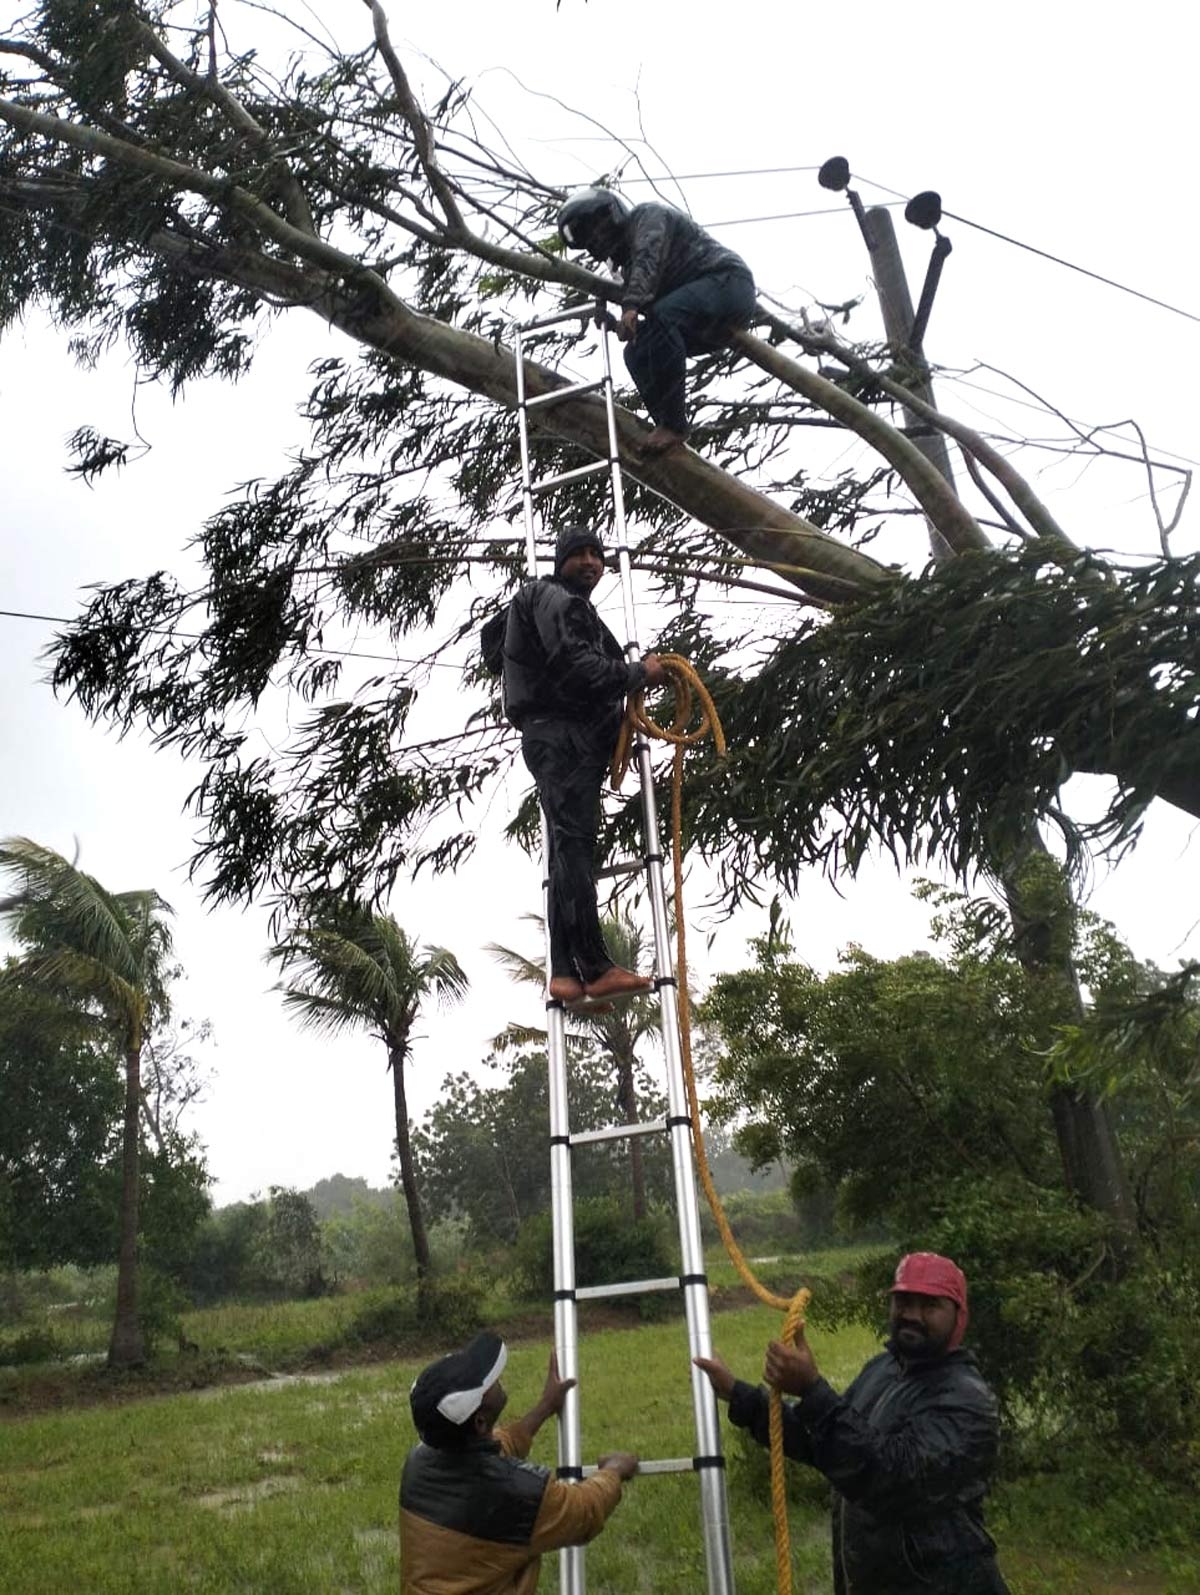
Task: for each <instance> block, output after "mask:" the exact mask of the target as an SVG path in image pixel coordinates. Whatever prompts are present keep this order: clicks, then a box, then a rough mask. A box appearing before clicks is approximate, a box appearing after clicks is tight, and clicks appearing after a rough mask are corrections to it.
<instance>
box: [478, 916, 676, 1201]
mask: <svg viewBox="0 0 1200 1595" xmlns="http://www.w3.org/2000/svg"><path fill="white" fill-rule="evenodd" d="M525 918H526V919H530V920H533V921H534V922H536V923H537V924H538V925H541V924H542V919H541V916H540V915H538V914H527V915H526V916H525ZM601 929H602V930H603V932H604V940H605V942H606V943H607V944H608V950H609V952H610V953H611V954H612V957H613V959H614V961H615V962H616V963H618V964H620V965H622V967H623V968H625V969H637V968H638V967H639V965H640V960H641V957H642V954H643V951H644V948H643V938H642V933H641V931H640V930H639V929H638V927H637V926H636V925H635V924H634V923H633V921H632V920H629V919H627V918H625V916H624V915H621V914H610V915H607V916H606V917H605V918H604V919H603V921H602V922H601ZM487 950H488V952H489V953H491V954H492V956H493V957H494V958H495V959H496V961H497V963H499V964H501V965H502V966H503V968H504V969H506V970H507V971H508V973H509V975H511V976H512V978H513V979H514V980H516V981H518V982H520V983H521V984H523V985H530V986H538V987H540V988H542V989H544V988H545V985H546V967H545V965H544V964H543V963H541V962H539V961H538V960H537V959H533V958H527V957H526V956H525V954H524V953H520V952H517V951H516V950H515V949H514V948H512V947H501V946H498V945H497V944H496V943H494V942H493V943H492V944H491V945H490V946H489V947H488V949H487ZM566 1022H567V1034H568V1035H573V1036H578V1037H580V1038H586V1039H587V1040H589V1041H592V1042H594V1043H595V1044H596V1045H598V1046H599V1047H600V1049H601V1050H602V1051H603V1052H605V1053H606V1054H607V1055H608V1057H609V1058H610V1059H611V1061H612V1065H613V1072H614V1074H615V1075H616V1081H617V1110H618V1112H619V1113H620V1114H621V1122H622V1123H623V1124H636V1123H637V1117H638V1100H637V1087H636V1085H635V1071H636V1069H637V1049H638V1046H639V1044H640V1043H641V1041H642V1040H643V1038H644V1037H646V1036H647V1035H650V1034H656V1033H657V1031H658V1025H659V1019H658V1003H657V999H656V998H655V997H654V995H653V994H650V995H648V996H644V997H634V998H632V999H631V1000H630V1001H628V1002H621V1003H617V1004H615V1005H614V1006H613V1007H612V1008H611V1010H610V1011H609V1012H607V1013H605V1012H602V1011H601V1012H593V1013H589V1012H587V1011H586V1010H580V1011H579V1012H576V1013H573V1012H571V1011H570V1010H569V1009H568V1010H567V1014H566ZM545 1039H546V1032H545V1031H544V1030H538V1029H535V1028H533V1027H530V1026H527V1025H516V1024H511V1025H509V1026H508V1027H507V1028H506V1029H505V1030H504V1031H503V1032H502V1033H501V1034H500V1035H499V1036H497V1037H496V1039H495V1041H494V1042H493V1045H494V1046H495V1047H496V1048H497V1049H498V1050H501V1051H502V1050H504V1049H505V1048H507V1047H513V1046H519V1045H521V1044H522V1043H524V1042H526V1041H540V1042H544V1041H545ZM629 1179H630V1185H631V1187H632V1190H633V1216H634V1218H635V1219H636V1218H645V1217H646V1170H645V1160H644V1157H643V1153H642V1140H641V1137H640V1136H637V1135H634V1136H630V1138H629Z"/></svg>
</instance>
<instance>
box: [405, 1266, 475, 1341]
mask: <svg viewBox="0 0 1200 1595" xmlns="http://www.w3.org/2000/svg"><path fill="white" fill-rule="evenodd" d="M487 1293H488V1281H487V1280H486V1279H484V1278H482V1277H481V1276H480V1274H478V1273H475V1272H472V1273H467V1272H466V1271H463V1272H461V1273H457V1274H434V1275H433V1277H432V1278H430V1279H427V1280H425V1281H424V1283H423V1284H422V1285H421V1287H420V1289H419V1292H418V1300H419V1311H420V1319H421V1327H422V1328H423V1329H436V1330H437V1331H438V1333H439V1335H441V1336H444V1337H445V1339H446V1340H447V1342H449V1343H451V1344H454V1343H457V1342H459V1341H463V1340H466V1339H468V1338H469V1337H470V1336H471V1335H473V1334H474V1333H475V1331H476V1330H477V1329H478V1328H480V1326H481V1325H482V1323H483V1304H484V1301H485V1299H486V1297H487Z"/></svg>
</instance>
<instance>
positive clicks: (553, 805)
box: [521, 717, 620, 985]
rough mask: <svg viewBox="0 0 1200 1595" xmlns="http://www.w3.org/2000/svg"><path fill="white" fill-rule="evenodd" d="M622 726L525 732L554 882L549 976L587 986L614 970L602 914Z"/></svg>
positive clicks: (560, 726)
mask: <svg viewBox="0 0 1200 1595" xmlns="http://www.w3.org/2000/svg"><path fill="white" fill-rule="evenodd" d="M619 725H620V721H619V719H616V718H613V717H606V718H605V720H604V721H603V723H601V724H600V725H580V724H578V723H576V722H575V721H572V720H559V719H549V718H547V719H537V720H533V721H527V722H526V724H525V725H524V726H523V727H522V728H521V752H522V754H523V755H524V758H525V763H526V765H527V766H528V768H529V773H530V775H532V776H533V779H534V781H535V782H536V783H537V790H538V797H539V799H540V800H541V805H542V813H543V814H544V815H545V816H546V831H547V833H548V836H549V843H550V846H549V857H548V858H547V860H546V862H547V865H548V874H549V878H550V888H549V893H548V896H549V916H550V973H551V975H574V976H576V977H577V978H578V979H580V980H582V981H583V982H584V984H585V985H586V984H587V983H588V982H589V981H592V980H595V979H596V978H597V977H598V976H599V975H602V974H603V973H604V971H605V970H606V969H608V968H610V966H611V965H612V962H613V959H612V955H611V954H610V952H609V950H608V948H607V947H606V946H605V943H604V937H603V936H602V935H601V933H600V916H599V913H598V912H597V910H596V839H597V836H598V835H599V831H600V788H601V786H602V785H603V784H604V777H605V775H606V773H607V771H608V763H609V760H610V759H611V758H612V753H613V749H614V748H615V746H616V741H617V729H618V727H619Z"/></svg>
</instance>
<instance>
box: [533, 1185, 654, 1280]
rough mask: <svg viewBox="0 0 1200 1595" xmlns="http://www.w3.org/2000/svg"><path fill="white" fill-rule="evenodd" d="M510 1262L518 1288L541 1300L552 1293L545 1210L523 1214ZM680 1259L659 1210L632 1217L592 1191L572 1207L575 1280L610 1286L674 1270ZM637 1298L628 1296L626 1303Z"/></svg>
mask: <svg viewBox="0 0 1200 1595" xmlns="http://www.w3.org/2000/svg"><path fill="white" fill-rule="evenodd" d="M514 1256H515V1267H516V1274H517V1278H518V1281H519V1283H520V1286H521V1288H522V1289H523V1290H524V1291H525V1292H526V1293H527V1294H528V1295H530V1296H534V1297H538V1298H542V1299H545V1298H547V1297H551V1296H552V1295H553V1293H554V1254H553V1237H552V1226H551V1219H550V1214H549V1213H537V1214H535V1215H534V1216H533V1217H532V1218H529V1219H526V1221H525V1223H524V1224H522V1226H521V1229H520V1232H519V1234H518V1236H517V1244H516V1249H515V1254H514ZM678 1272H679V1263H678V1261H677V1259H676V1257H675V1256H674V1248H673V1246H672V1243H671V1241H670V1240H669V1238H668V1228H667V1224H666V1221H665V1220H664V1219H663V1218H662V1217H661V1215H658V1214H652V1215H651V1216H650V1217H649V1218H644V1219H638V1220H634V1219H631V1218H630V1217H629V1214H628V1211H627V1210H626V1209H625V1208H624V1207H623V1206H622V1205H621V1203H619V1202H618V1201H616V1200H615V1199H614V1198H612V1197H607V1196H593V1197H587V1198H585V1199H584V1200H583V1201H581V1202H578V1203H577V1204H576V1207H575V1283H576V1284H577V1285H610V1284H616V1283H618V1282H620V1281H621V1280H626V1279H657V1278H661V1277H663V1276H664V1275H667V1274H677V1273H678ZM636 1300H637V1298H633V1297H631V1298H630V1301H631V1303H634V1302H636Z"/></svg>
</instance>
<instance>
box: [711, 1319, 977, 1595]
mask: <svg viewBox="0 0 1200 1595" xmlns="http://www.w3.org/2000/svg"><path fill="white" fill-rule="evenodd" d="M729 1416H730V1419H731V1421H732V1422H733V1423H735V1424H738V1425H739V1426H740V1427H742V1428H744V1429H749V1430H750V1432H751V1434H753V1436H754V1438H755V1439H756V1440H758V1441H759V1442H760V1444H762V1445H767V1444H769V1443H770V1441H769V1435H768V1427H767V1395H766V1392H765V1391H764V1390H762V1389H755V1387H754V1386H753V1385H749V1384H746V1383H745V1382H744V1381H742V1380H738V1382H737V1385H736V1386H735V1388H734V1392H733V1397H732V1399H731V1400H730V1403H729ZM998 1435H999V1422H998V1419H997V1414H996V1400H995V1397H994V1396H993V1395H992V1393H991V1391H990V1390H989V1389H988V1387H987V1385H986V1384H984V1382H983V1378H982V1376H981V1375H980V1373H979V1370H978V1369H977V1367H976V1366H975V1359H974V1357H973V1356H972V1355H971V1353H970V1352H969V1351H952V1352H950V1353H949V1354H948V1355H947V1356H945V1357H941V1358H939V1359H938V1360H937V1361H936V1362H931V1363H920V1362H914V1363H905V1362H904V1361H903V1360H902V1359H901V1358H899V1357H898V1356H896V1355H895V1354H894V1353H893V1352H892V1351H891V1350H888V1351H885V1352H883V1353H881V1355H880V1356H878V1357H873V1358H872V1359H871V1361H870V1362H869V1363H867V1365H866V1367H865V1368H864V1369H863V1370H862V1372H861V1373H860V1374H859V1375H858V1377H857V1379H855V1380H854V1382H853V1383H852V1384H851V1385H850V1387H849V1388H848V1389H847V1391H846V1393H845V1395H842V1396H839V1395H837V1394H836V1392H835V1391H834V1390H832V1389H831V1388H830V1386H829V1385H828V1384H826V1382H825V1381H824V1380H823V1379H822V1380H820V1381H818V1383H817V1384H816V1385H814V1386H813V1388H812V1389H811V1390H810V1391H808V1392H807V1394H806V1395H805V1396H804V1397H803V1399H802V1400H800V1401H797V1402H785V1403H784V1407H783V1447H784V1451H785V1452H786V1454H787V1455H788V1456H789V1457H792V1458H794V1459H795V1460H796V1461H798V1462H807V1463H809V1464H810V1465H811V1466H813V1467H815V1468H818V1469H819V1470H820V1471H821V1472H822V1473H823V1474H824V1475H825V1477H826V1478H827V1479H828V1480H829V1482H830V1483H831V1484H832V1485H833V1487H834V1495H833V1576H834V1589H835V1591H836V1592H837V1595H917V1592H922V1595H1004V1590H1005V1585H1004V1581H1003V1580H1002V1579H1001V1577H1000V1574H999V1572H998V1570H997V1568H996V1563H995V1559H994V1552H995V1544H994V1542H993V1540H992V1538H991V1536H990V1535H989V1534H988V1532H987V1530H986V1529H985V1528H984V1526H983V1498H984V1495H985V1494H986V1492H987V1487H988V1481H989V1479H990V1477H991V1473H992V1469H993V1466H994V1464H995V1459H996V1445H997V1440H998Z"/></svg>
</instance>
